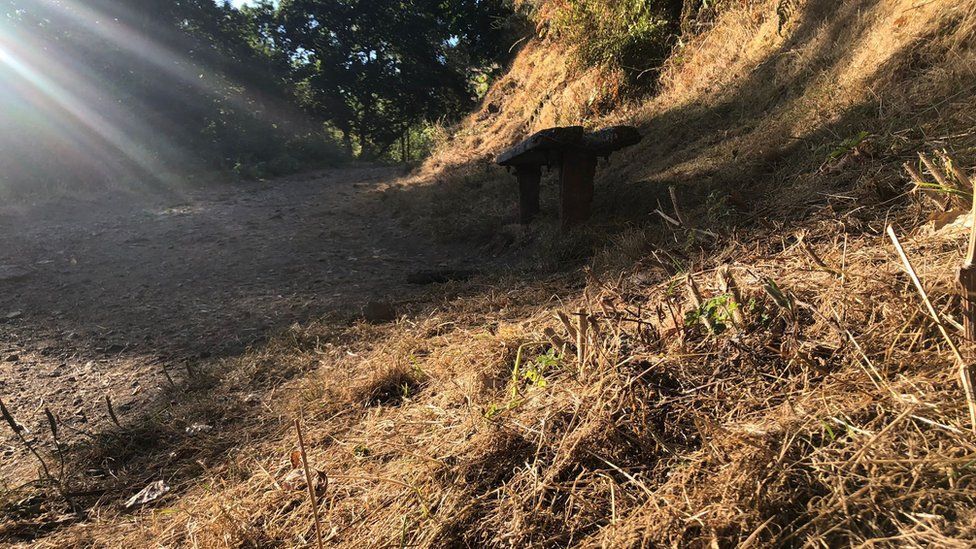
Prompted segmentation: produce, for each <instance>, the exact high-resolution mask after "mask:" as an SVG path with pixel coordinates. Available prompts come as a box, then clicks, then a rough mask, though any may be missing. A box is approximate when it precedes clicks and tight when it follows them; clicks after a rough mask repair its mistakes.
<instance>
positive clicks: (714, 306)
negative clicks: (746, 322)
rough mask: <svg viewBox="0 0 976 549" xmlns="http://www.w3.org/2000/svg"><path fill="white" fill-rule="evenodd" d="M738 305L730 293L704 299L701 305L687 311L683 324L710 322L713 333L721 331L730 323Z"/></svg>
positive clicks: (694, 324)
mask: <svg viewBox="0 0 976 549" xmlns="http://www.w3.org/2000/svg"><path fill="white" fill-rule="evenodd" d="M738 307H739V304H738V303H736V302H735V300H734V299H733V297H732V295H731V294H722V295H717V296H715V297H713V298H711V299H708V300H706V301H705V302H704V303H702V304H701V307H698V308H697V309H695V310H693V311H688V313H687V314H686V315H685V324H686V325H688V326H697V325H699V324H701V325H705V324H706V321H707V323H708V324H711V326H712V329H713V330H715V333H722V332H724V331H725V330H726V329H728V327H729V324H731V323H732V313H733V311H735V310H736V309H737V308H738Z"/></svg>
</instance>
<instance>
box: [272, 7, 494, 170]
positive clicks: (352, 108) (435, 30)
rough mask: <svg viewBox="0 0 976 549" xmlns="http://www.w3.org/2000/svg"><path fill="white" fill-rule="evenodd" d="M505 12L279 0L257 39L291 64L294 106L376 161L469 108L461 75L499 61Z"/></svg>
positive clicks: (470, 95)
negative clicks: (416, 132) (417, 132)
mask: <svg viewBox="0 0 976 549" xmlns="http://www.w3.org/2000/svg"><path fill="white" fill-rule="evenodd" d="M510 15H511V10H510V9H509V7H508V5H507V3H506V2H505V1H504V0H402V1H398V2H390V1H376V0H282V2H281V4H280V7H279V8H278V9H277V11H276V12H275V17H274V18H273V20H271V21H269V22H267V23H266V24H265V26H264V27H263V29H262V34H264V35H267V36H268V37H270V39H271V40H272V42H273V43H274V44H276V47H277V48H278V49H280V50H282V51H284V52H287V55H288V56H289V58H291V59H292V60H293V65H294V72H293V76H294V79H295V81H296V82H297V83H298V84H299V89H300V90H301V92H302V93H301V96H300V98H301V101H302V104H303V105H304V107H305V108H307V109H309V110H310V111H311V112H314V113H316V114H318V115H319V116H321V117H323V118H325V119H327V120H329V121H330V122H331V123H332V124H333V125H334V126H335V127H336V128H338V129H339V130H340V131H341V132H342V134H343V135H344V137H345V140H346V143H347V146H348V148H349V150H350V151H351V150H352V149H353V142H354V141H355V142H356V143H357V144H358V148H359V150H360V154H362V155H364V156H369V157H377V156H388V155H390V154H391V150H392V149H393V147H394V145H395V143H396V142H397V141H398V140H399V139H401V138H403V137H404V136H405V135H406V134H408V133H409V132H410V131H412V129H416V128H419V127H422V126H423V123H424V122H426V121H431V120H437V119H439V118H441V117H444V116H447V117H449V118H453V117H456V116H459V115H460V114H461V113H463V112H465V111H466V110H467V109H469V108H470V107H471V106H472V104H473V100H474V98H475V95H476V92H477V90H472V89H471V85H470V84H471V83H469V81H468V80H467V78H468V74H469V72H470V71H472V70H476V71H478V70H481V71H483V70H484V68H485V67H490V66H492V65H493V64H495V63H496V62H497V61H499V60H501V59H503V57H504V56H506V55H507V51H506V50H504V49H503V48H502V47H500V46H501V43H502V42H504V41H503V40H501V38H502V36H504V32H503V27H502V26H499V25H498V24H497V20H499V19H502V20H503V19H505V18H506V17H509V16H510Z"/></svg>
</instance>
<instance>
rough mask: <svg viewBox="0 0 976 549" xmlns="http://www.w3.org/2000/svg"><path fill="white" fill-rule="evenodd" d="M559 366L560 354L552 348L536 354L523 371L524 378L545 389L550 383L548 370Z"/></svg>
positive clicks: (529, 382)
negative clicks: (547, 375)
mask: <svg viewBox="0 0 976 549" xmlns="http://www.w3.org/2000/svg"><path fill="white" fill-rule="evenodd" d="M558 366H559V355H558V354H557V352H556V350H555V349H553V348H550V349H549V350H548V351H546V352H545V353H544V354H541V355H538V356H536V357H535V358H534V359H532V361H531V362H529V363H528V364H527V365H526V366H525V368H524V369H523V371H522V379H523V380H524V381H525V382H526V383H527V384H529V385H532V386H534V387H538V388H540V389H544V388H545V387H547V386H548V385H549V382H548V381H546V377H545V375H546V372H547V371H549V370H552V369H554V368H557V367H558Z"/></svg>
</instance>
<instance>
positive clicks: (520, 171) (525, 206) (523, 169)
mask: <svg viewBox="0 0 976 549" xmlns="http://www.w3.org/2000/svg"><path fill="white" fill-rule="evenodd" d="M515 174H516V175H517V176H518V183H519V221H520V222H521V223H522V224H523V225H527V224H528V223H529V222H530V221H532V218H534V217H535V216H536V215H537V214H538V213H539V209H540V208H539V182H540V181H541V179H542V166H539V165H537V164H532V165H525V166H518V167H517V168H515Z"/></svg>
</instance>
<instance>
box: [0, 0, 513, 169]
mask: <svg viewBox="0 0 976 549" xmlns="http://www.w3.org/2000/svg"><path fill="white" fill-rule="evenodd" d="M511 17H512V12H511V10H510V7H509V5H508V2H507V1H506V0H281V1H280V2H274V3H273V2H271V1H270V0H264V1H263V2H260V3H258V4H256V5H252V6H246V7H242V8H235V7H233V6H231V5H230V3H229V2H226V1H224V2H215V1H213V0H0V119H2V120H0V121H2V122H3V123H4V127H5V128H6V130H7V131H6V132H5V134H4V136H2V137H0V139H2V141H3V142H2V143H0V145H3V146H4V147H3V148H4V151H5V153H4V155H3V156H4V158H2V159H0V164H2V165H0V168H3V173H4V177H5V178H6V179H10V178H17V177H22V178H30V177H33V178H35V179H36V178H49V179H50V178H52V177H54V178H60V177H79V172H78V170H77V167H78V165H79V164H84V165H87V166H88V168H90V171H91V172H92V175H94V176H102V175H106V176H107V175H108V174H107V173H102V172H111V171H112V168H113V167H122V166H124V167H127V168H136V169H141V170H153V169H157V168H158V166H159V165H163V166H168V167H171V168H172V167H175V166H179V165H180V164H186V163H192V164H194V165H205V166H214V167H223V168H229V167H234V166H241V165H253V164H262V163H265V164H267V163H274V162H279V163H280V162H284V163H285V165H284V166H279V168H280V169H282V170H287V169H288V168H289V167H290V164H293V163H298V162H302V161H304V160H305V158H306V157H322V156H326V155H327V154H328V151H326V150H325V148H327V147H328V142H329V140H330V139H335V138H337V137H338V138H341V140H343V141H345V143H346V145H347V146H348V148H349V150H350V151H351V150H353V149H355V150H356V151H358V152H359V153H360V154H364V155H368V156H377V155H382V154H384V153H386V152H388V151H389V150H390V147H391V145H392V144H393V143H394V142H395V141H396V140H397V139H398V138H399V137H400V136H402V135H403V134H404V133H405V132H407V131H408V130H409V129H410V128H412V127H416V126H417V125H418V124H422V123H424V122H425V121H433V120H438V119H441V118H443V117H447V118H451V117H454V116H457V115H459V114H460V113H461V112H463V111H464V110H465V109H467V108H468V107H469V106H470V105H471V103H472V101H473V100H474V99H475V97H474V92H473V87H472V84H473V83H472V75H474V74H478V73H479V71H482V70H484V69H486V68H487V67H491V66H493V65H494V64H497V63H500V62H503V61H504V58H505V56H506V55H507V53H508V46H509V43H510V40H509V38H510V32H509V29H510V24H511V22H512V19H511ZM51 150H57V151H60V152H62V153H63V154H57V155H51V154H46V151H51ZM283 158H284V159H285V160H284V161H282V159H283ZM68 166H70V170H68V169H67V167H68ZM47 168H50V169H49V170H48V169H47ZM82 171H83V172H84V171H85V170H82Z"/></svg>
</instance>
